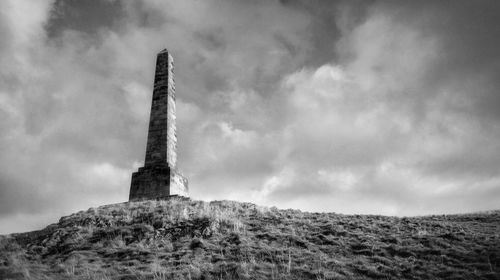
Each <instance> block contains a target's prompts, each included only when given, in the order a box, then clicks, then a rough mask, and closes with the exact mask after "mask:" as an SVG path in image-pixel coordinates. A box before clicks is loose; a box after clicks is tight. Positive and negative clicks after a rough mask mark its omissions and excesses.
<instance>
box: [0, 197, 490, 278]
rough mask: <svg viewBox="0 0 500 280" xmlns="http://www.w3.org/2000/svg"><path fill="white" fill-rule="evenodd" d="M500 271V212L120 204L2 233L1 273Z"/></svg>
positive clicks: (386, 274)
mask: <svg viewBox="0 0 500 280" xmlns="http://www.w3.org/2000/svg"><path fill="white" fill-rule="evenodd" d="M68 278H69V279H500V212H489V213H478V214H468V215H448V216H427V217H414V218H396V217H386V216H366V215H339V214H333V213H306V212H301V211H296V210H278V209H276V208H265V207H259V206H256V205H254V204H249V203H238V202H230V201H219V202H210V203H207V202H201V201H190V200H180V199H172V200H169V201H144V202H134V203H121V204H114V205H107V206H102V207H99V208H91V209H89V210H87V211H81V212H78V213H76V214H73V215H70V216H67V217H63V218H61V219H60V221H59V222H58V223H57V224H52V225H50V226H48V227H47V228H45V229H43V230H41V231H35V232H30V233H23V234H13V235H9V236H2V237H0V279H68Z"/></svg>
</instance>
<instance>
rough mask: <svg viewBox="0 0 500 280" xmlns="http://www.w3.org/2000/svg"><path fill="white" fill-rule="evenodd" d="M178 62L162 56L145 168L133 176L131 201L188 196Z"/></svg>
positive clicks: (162, 54)
mask: <svg viewBox="0 0 500 280" xmlns="http://www.w3.org/2000/svg"><path fill="white" fill-rule="evenodd" d="M173 68H174V61H173V59H172V56H171V55H170V54H169V53H168V51H167V50H166V49H164V50H163V51H161V52H160V53H158V56H157V58H156V72H155V80H154V89H153V101H152V104H151V116H150V118H149V131H148V142H147V145H146V159H145V161H144V167H141V168H139V170H138V171H137V172H135V173H133V174H132V183H131V186H130V195H129V201H132V200H143V199H158V198H168V197H170V196H185V197H187V196H188V183H187V179H186V178H185V177H184V176H182V174H181V173H179V171H178V170H177V168H176V164H177V135H176V131H175V130H176V127H175V84H174V73H173Z"/></svg>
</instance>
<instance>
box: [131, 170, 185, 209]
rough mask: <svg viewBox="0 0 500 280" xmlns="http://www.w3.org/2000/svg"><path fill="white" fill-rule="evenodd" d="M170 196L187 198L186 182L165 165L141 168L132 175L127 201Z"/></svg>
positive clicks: (180, 175) (176, 172)
mask: <svg viewBox="0 0 500 280" xmlns="http://www.w3.org/2000/svg"><path fill="white" fill-rule="evenodd" d="M170 196H184V197H188V196H189V195H188V181H187V179H186V178H185V177H184V176H182V174H180V173H179V171H177V170H176V169H171V168H170V167H169V166H168V165H167V164H165V165H154V166H147V167H141V168H139V170H138V171H137V172H134V173H132V182H131V184H130V195H129V201H133V200H146V199H157V198H162V197H165V198H166V197H170Z"/></svg>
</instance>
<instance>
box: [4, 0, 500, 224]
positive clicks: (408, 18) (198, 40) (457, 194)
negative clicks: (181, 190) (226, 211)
mask: <svg viewBox="0 0 500 280" xmlns="http://www.w3.org/2000/svg"><path fill="white" fill-rule="evenodd" d="M499 14H500V2H499V1H496V0H491V1H406V2H405V1H326V0H325V1H294V0H292V1H281V2H278V1H257V0H255V1H243V0H227V1H223V0H203V1H199V0H198V1H197V0H183V1H163V0H144V1H131V0H130V1H112V0H101V1H90V0H87V1H83V0H78V1H77V0H67V1H61V0H58V1H42V0H37V1H32V0H31V1H30V0H7V1H1V2H0V131H1V133H0V233H9V232H16V231H25V230H32V229H37V228H41V227H43V226H45V225H46V224H48V223H51V222H55V221H57V220H58V218H59V217H60V216H61V215H67V214H70V213H72V212H75V211H79V210H84V209H87V208H89V207H94V206H98V205H102V204H110V203H116V202H122V201H126V200H127V198H128V192H129V187H130V175H131V173H132V172H133V171H135V170H136V169H137V168H138V167H139V166H142V164H143V160H144V152H145V148H146V134H147V124H148V118H149V110H150V102H151V94H152V85H153V74H154V63H155V57H156V53H157V52H159V51H160V50H161V49H163V48H165V47H166V48H168V49H169V51H170V52H171V53H172V54H173V56H174V60H175V74H176V89H177V92H176V94H177V108H178V116H177V118H178V139H179V143H178V146H179V151H178V164H179V167H180V169H181V170H182V171H183V173H184V174H185V175H186V176H187V177H188V178H189V184H190V192H191V195H192V197H193V198H194V199H202V200H216V199H217V200H220V199H231V200H239V201H250V202H255V203H258V204H261V205H276V206H277V207H279V208H299V209H302V210H307V211H332V212H339V213H347V214H348V213H370V214H384V215H399V216H402V215H424V214H432V213H461V212H469V211H480V210H488V209H499V208H500V203H499V201H500V172H499V171H500V56H499V55H498V52H499V51H500V18H499V17H498V15H499Z"/></svg>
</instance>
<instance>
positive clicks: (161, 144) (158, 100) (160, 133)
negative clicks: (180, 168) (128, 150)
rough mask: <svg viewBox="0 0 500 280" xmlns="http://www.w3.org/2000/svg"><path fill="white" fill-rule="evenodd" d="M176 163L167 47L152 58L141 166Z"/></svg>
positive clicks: (171, 65) (172, 85) (171, 70)
mask: <svg viewBox="0 0 500 280" xmlns="http://www.w3.org/2000/svg"><path fill="white" fill-rule="evenodd" d="M165 162H166V163H168V165H169V166H170V167H175V166H176V164H177V135H176V125H175V83H174V59H173V58H172V56H171V55H170V54H169V53H168V51H167V49H164V50H163V51H161V52H160V53H159V54H158V56H157V58H156V73H155V80H154V89H153V101H152V103H151V116H150V119H149V132H148V142H147V146H146V159H145V163H144V166H150V165H155V164H159V163H165Z"/></svg>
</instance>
